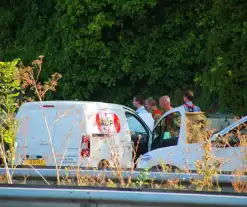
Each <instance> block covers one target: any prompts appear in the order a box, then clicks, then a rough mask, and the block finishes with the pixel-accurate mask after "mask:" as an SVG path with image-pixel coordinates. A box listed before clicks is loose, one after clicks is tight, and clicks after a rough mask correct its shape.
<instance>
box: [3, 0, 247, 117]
mask: <svg viewBox="0 0 247 207" xmlns="http://www.w3.org/2000/svg"><path fill="white" fill-rule="evenodd" d="M246 4H247V3H245V2H244V1H240V0H236V1H231V0H227V1H226V0H209V1H197V0H191V1H185V0H178V1H174V0H167V1H156V0H132V1H126V0H114V1H113V0H94V1H91V0H85V1H80V0H74V1H68V0H58V1H55V0H45V1H44V0H43V1H41V0H32V1H31V0H23V1H22V4H19V3H18V1H17V0H12V1H11V2H9V3H6V4H5V5H4V7H2V9H1V8H0V10H1V11H3V12H1V14H2V15H1V17H0V27H1V28H4V29H3V30H2V31H0V39H1V40H4V44H2V45H1V46H0V54H4V56H3V57H4V58H6V59H12V58H13V56H18V57H20V58H21V59H23V60H24V62H25V61H26V62H27V61H28V62H30V61H31V60H32V59H33V57H35V56H37V55H39V54H45V55H46V57H47V58H46V60H45V65H46V67H47V68H49V69H50V71H46V74H45V75H42V76H41V78H43V79H46V78H47V76H48V74H49V73H54V72H55V71H56V72H58V73H61V74H62V75H63V81H62V83H61V84H60V86H59V88H58V93H56V94H54V95H52V96H50V98H56V99H66V100H68V99H78V100H95V101H101V100H103V101H109V102H117V103H127V102H128V101H129V100H130V99H132V96H134V94H136V93H142V94H143V95H145V96H149V95H152V96H157V97H158V96H161V95H165V94H168V95H174V93H175V92H177V91H181V90H182V89H184V88H185V87H190V88H192V89H194V90H195V91H196V92H197V95H198V96H200V98H199V99H198V103H201V104H202V106H203V108H207V107H208V106H209V105H210V104H211V103H212V102H218V104H219V105H220V107H221V108H222V110H228V111H231V112H238V113H246V112H247V111H246V107H244V106H245V103H246V101H247V100H246V99H247V98H246V97H247V96H246V95H247V94H246V93H247V90H246V89H245V88H246V78H247V73H246V57H245V52H246V51H245V50H246V48H245V45H246V40H247V38H246V28H247V26H246V25H247V23H246V22H247V20H246V18H247V16H246V15H245V10H244V8H246ZM13 31H15V32H13ZM226 83H228V84H226ZM175 96H176V95H175ZM181 99H182V97H181ZM214 99H215V100H214ZM176 102H177V103H180V100H179V98H178V99H177V101H176Z"/></svg>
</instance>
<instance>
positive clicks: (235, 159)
mask: <svg viewBox="0 0 247 207" xmlns="http://www.w3.org/2000/svg"><path fill="white" fill-rule="evenodd" d="M174 113H176V114H177V115H178V117H179V119H180V126H179V127H178V128H176V129H175V130H177V136H170V137H169V136H168V137H165V136H164V134H167V133H168V134H169V133H170V131H169V130H168V131H165V132H163V134H161V133H160V131H161V129H160V128H161V127H162V120H163V121H164V120H166V119H167V118H168V117H169V115H170V114H174ZM185 117H186V112H185V111H184V108H183V107H178V108H174V109H173V110H171V111H169V112H167V113H166V114H164V115H163V116H162V118H161V119H160V120H159V122H158V123H157V124H156V126H155V127H154V131H153V136H152V143H151V149H150V150H149V152H147V153H145V154H144V155H142V156H140V157H139V159H138V161H137V168H149V169H157V168H158V169H160V168H162V167H163V166H164V165H166V166H167V165H169V166H171V167H172V168H175V169H180V170H191V171H194V170H196V169H197V164H196V163H198V161H202V160H203V156H204V154H205V150H204V149H203V144H204V143H205V142H200V143H193V144H188V143H187V140H186V139H187V136H186V127H187V125H186V121H185ZM246 124H247V116H245V117H243V118H242V119H240V120H239V121H237V122H235V123H233V124H231V125H230V126H228V127H226V128H225V129H223V130H221V131H220V132H218V133H217V134H215V135H213V136H212V137H211V138H210V140H211V142H212V143H213V144H212V146H213V147H212V149H211V157H212V159H211V161H212V162H214V161H216V160H218V161H220V163H221V166H220V170H221V171H226V172H231V171H234V170H243V169H247V168H246V165H247V163H246V157H247V147H246V146H242V147H240V146H239V145H237V144H238V143H239V139H238V137H237V134H234V133H233V134H232V136H231V139H230V141H231V142H233V141H234V142H235V144H232V146H231V147H229V146H228V147H223V146H221V147H220V146H217V147H216V146H215V145H214V142H215V141H217V139H218V138H222V137H224V136H228V135H227V134H229V133H231V132H233V131H234V129H237V128H238V127H241V128H242V129H241V130H240V132H241V133H242V136H245V135H246V136H247V130H246V129H247V127H246ZM243 126H244V127H243ZM242 136H241V137H242ZM155 142H156V143H155ZM154 143H155V144H154Z"/></svg>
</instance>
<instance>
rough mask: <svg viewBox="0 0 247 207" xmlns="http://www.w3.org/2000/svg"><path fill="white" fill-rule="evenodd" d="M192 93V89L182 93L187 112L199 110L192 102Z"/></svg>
mask: <svg viewBox="0 0 247 207" xmlns="http://www.w3.org/2000/svg"><path fill="white" fill-rule="evenodd" d="M193 99H194V94H193V92H192V91H185V93H184V108H185V111H187V112H199V111H201V109H200V108H199V107H198V106H196V105H194V104H193V102H192V101H193Z"/></svg>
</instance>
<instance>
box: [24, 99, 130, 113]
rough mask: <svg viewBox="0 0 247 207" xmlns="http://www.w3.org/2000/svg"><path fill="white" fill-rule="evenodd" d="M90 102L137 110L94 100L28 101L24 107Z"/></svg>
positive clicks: (103, 105) (85, 103) (84, 103)
mask: <svg viewBox="0 0 247 207" xmlns="http://www.w3.org/2000/svg"><path fill="white" fill-rule="evenodd" d="M90 104H97V105H100V106H102V107H106V108H108V107H110V108H111V109H120V108H121V109H127V110H130V111H132V112H134V113H135V111H134V110H133V109H131V108H129V107H126V106H124V105H120V104H114V103H105V102H94V101H42V102H41V101H39V102H27V103H25V104H24V105H23V107H25V108H26V107H33V106H37V105H38V106H40V105H55V106H56V105H60V106H70V105H90Z"/></svg>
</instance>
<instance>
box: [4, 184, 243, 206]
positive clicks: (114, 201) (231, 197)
mask: <svg viewBox="0 0 247 207" xmlns="http://www.w3.org/2000/svg"><path fill="white" fill-rule="evenodd" d="M0 200H1V202H0V203H1V204H3V206H8V207H11V206H15V207H24V206H25V207H26V206H29V207H32V206H37V205H38V206H49V207H55V206H59V207H63V206H66V207H82V206H87V207H96V206H97V207H103V206H104V207H105V206H114V207H123V206H133V205H135V206H142V207H143V206H150V207H152V206H169V207H196V206H197V207H198V206H204V207H212V206H218V207H240V206H241V207H243V206H246V205H247V196H246V195H239V194H221V193H213V194H209V193H195V192H194V193H192V192H186V191H185V192H172V191H163V192H161V191H147V190H133V189H132V190H131V191H130V189H121V190H120V189H102V188H98V189H95V188H78V187H77V188H76V187H70V188H69V187H42V188H41V187H40V188H37V187H30V186H24V187H23V186H15V185H12V186H10V185H4V186H1V185H0ZM83 204H84V205H83ZM106 204H107V205H106Z"/></svg>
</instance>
